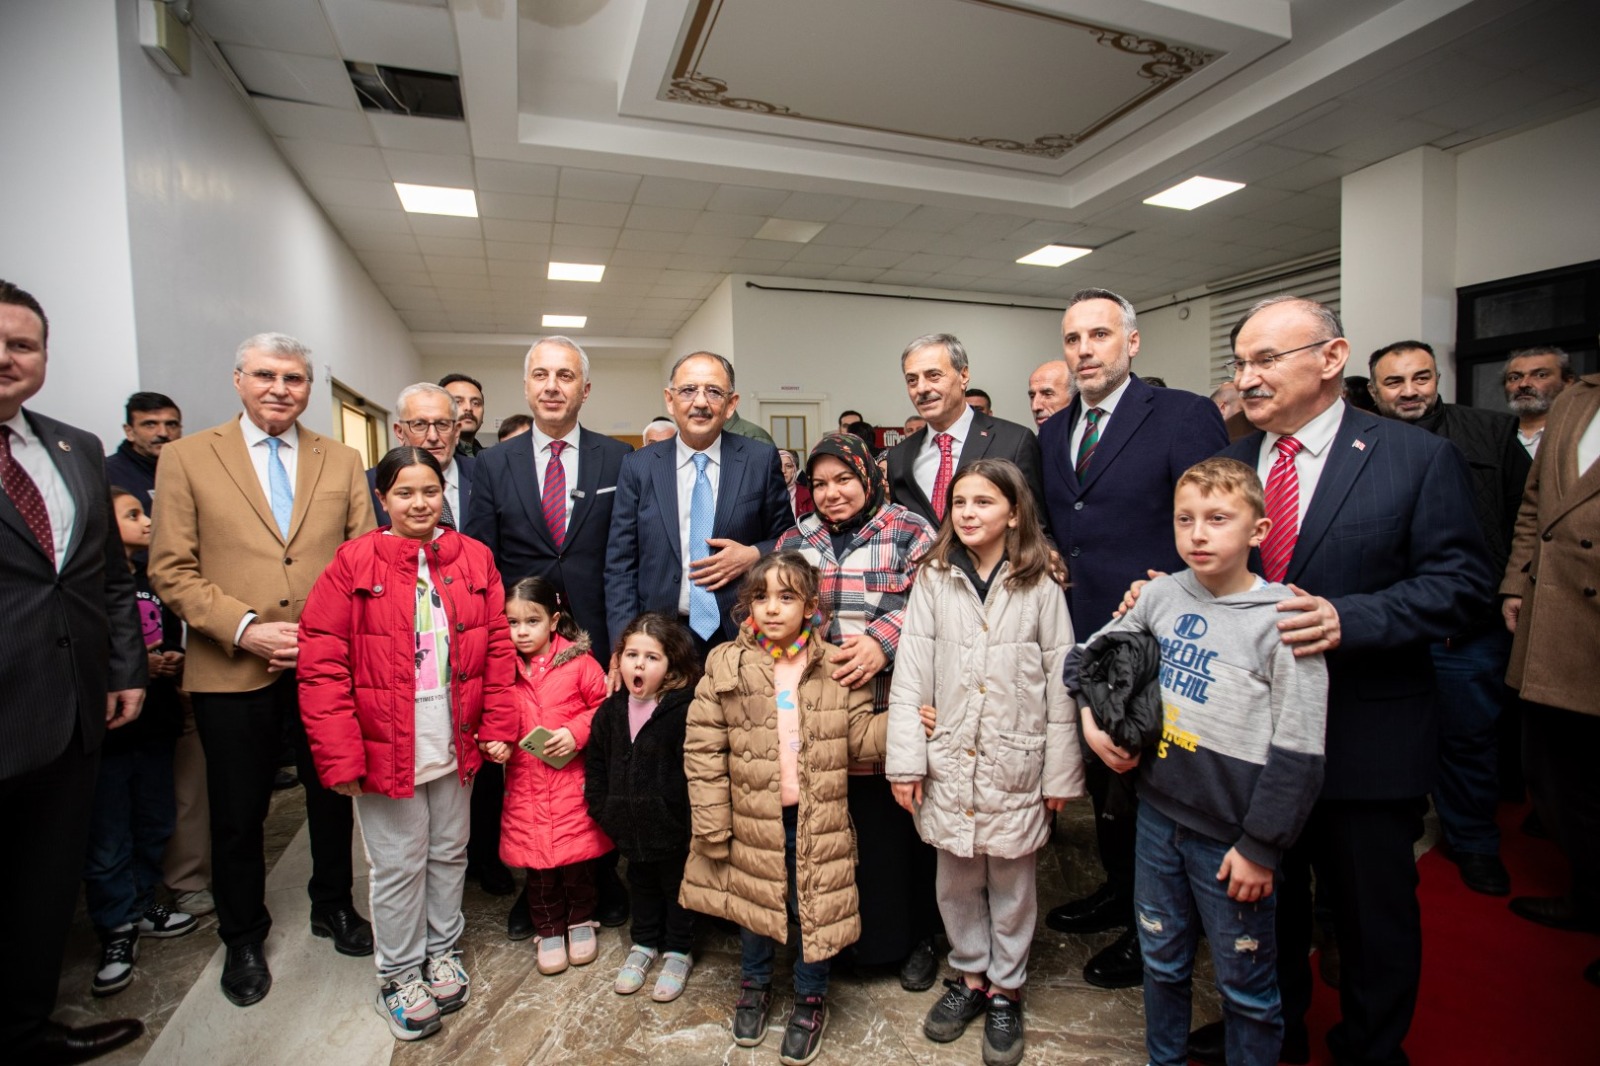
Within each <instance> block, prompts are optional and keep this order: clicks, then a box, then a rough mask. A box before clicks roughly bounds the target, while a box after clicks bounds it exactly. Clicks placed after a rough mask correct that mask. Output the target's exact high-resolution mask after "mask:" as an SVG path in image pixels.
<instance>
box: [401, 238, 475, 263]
mask: <svg viewBox="0 0 1600 1066" xmlns="http://www.w3.org/2000/svg"><path fill="white" fill-rule="evenodd" d="M416 241H417V247H418V248H419V249H421V251H422V254H423V255H458V256H468V257H472V258H477V259H482V258H483V241H481V240H473V239H472V238H470V237H418V238H416Z"/></svg>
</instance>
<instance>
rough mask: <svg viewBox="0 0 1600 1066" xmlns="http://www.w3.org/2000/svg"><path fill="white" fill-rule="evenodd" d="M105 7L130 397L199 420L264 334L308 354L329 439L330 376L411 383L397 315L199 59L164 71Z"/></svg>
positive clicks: (415, 368)
mask: <svg viewBox="0 0 1600 1066" xmlns="http://www.w3.org/2000/svg"><path fill="white" fill-rule="evenodd" d="M51 6H54V5H51ZM97 6H98V5H97ZM116 8H117V11H118V13H119V27H118V29H119V53H120V60H121V65H122V69H121V92H122V122H123V133H124V143H125V145H126V154H127V166H126V172H125V176H126V180H127V193H126V200H125V203H126V210H127V216H128V233H129V236H130V240H131V248H132V257H133V264H134V270H133V296H134V303H135V308H136V312H137V330H138V350H139V360H138V369H139V384H140V387H142V388H145V389H153V390H155V391H158V392H165V393H167V394H168V395H170V396H172V398H173V399H175V400H176V401H178V403H179V405H180V406H182V408H183V411H184V421H185V423H186V424H187V426H188V427H190V428H191V429H198V428H201V427H203V426H207V425H212V424H214V423H216V422H219V421H221V420H222V419H224V418H226V417H227V416H229V415H232V414H234V413H236V412H237V411H238V409H239V399H238V396H237V394H236V393H235V392H234V390H233V384H232V378H231V375H230V371H231V368H232V365H233V351H234V349H235V348H236V347H237V346H238V344H239V342H240V341H241V340H243V339H244V338H246V337H248V336H250V335H251V334H254V333H259V332H262V331H265V330H276V331H279V332H283V333H289V334H292V335H293V336H295V337H297V338H299V339H300V340H301V341H303V342H304V343H305V344H307V345H309V346H310V348H311V349H312V352H313V360H314V362H315V368H316V375H317V378H318V384H317V387H316V388H315V389H314V390H313V392H312V400H311V406H310V408H309V409H308V410H307V412H306V415H305V419H306V421H307V423H308V424H310V425H312V426H313V427H315V428H317V429H320V430H324V431H328V430H331V429H333V425H332V393H331V388H330V386H329V383H328V380H327V379H328V378H329V377H330V376H331V377H336V378H338V379H339V380H340V381H342V382H344V383H345V384H346V385H348V386H350V387H351V388H352V389H354V390H355V391H356V392H358V393H361V394H364V395H370V396H372V397H373V398H374V399H376V400H378V402H380V403H383V404H385V405H386V406H387V405H388V404H391V403H393V402H394V401H393V397H394V396H395V395H396V394H397V393H398V392H399V391H400V389H401V387H403V386H404V385H407V384H409V383H411V382H413V381H416V380H417V379H418V377H419V373H420V360H419V359H418V357H417V353H416V350H415V348H413V347H412V344H411V339H410V334H409V332H408V331H407V330H406V328H405V325H404V324H403V323H402V322H401V321H400V318H399V316H398V315H396V314H395V312H394V310H393V309H392V308H391V307H390V306H389V303H388V301H387V300H385V299H384V297H383V295H382V293H380V292H379V290H378V288H377V286H376V285H374V284H373V283H372V280H371V279H370V278H369V277H368V276H367V274H366V272H365V271H364V270H363V269H362V267H361V265H360V263H359V262H358V261H357V260H356V258H355V256H354V255H353V254H352V253H351V251H350V249H349V248H348V247H347V246H346V245H345V243H344V241H343V240H342V239H341V238H340V237H339V235H338V234H337V232H336V231H335V230H334V228H333V226H332V225H331V224H330V223H329V222H328V220H327V218H326V217H325V216H324V215H323V214H322V212H321V210H320V209H319V208H318V207H317V206H316V204H315V203H314V202H313V201H312V199H311V196H310V194H309V193H307V192H306V190H305V188H304V186H302V185H301V184H300V182H299V179H298V178H296V176H295V175H294V172H293V171H292V170H290V168H289V165H288V164H287V163H286V162H285V161H284V160H283V157H282V156H281V155H279V154H278V151H277V148H276V146H275V145H274V144H273V143H272V140H271V138H270V137H269V136H268V134H267V133H266V131H265V130H263V129H262V128H261V126H260V124H259V123H258V121H257V120H256V118H255V116H254V114H253V112H252V111H251V110H250V108H249V106H248V105H247V104H246V102H245V101H244V100H242V99H240V97H239V96H238V94H237V93H235V92H234V91H233V89H232V88H231V86H230V85H229V83H228V82H227V80H225V78H224V76H223V74H222V72H221V71H219V70H218V69H217V68H216V67H215V66H214V65H213V63H212V61H211V60H210V58H209V57H208V55H207V53H206V52H204V51H203V50H202V49H201V48H200V47H199V46H198V45H195V46H194V47H193V48H192V49H191V55H192V56H193V69H192V72H191V74H190V76H189V77H173V76H170V75H167V74H165V73H163V72H162V71H161V70H160V68H158V67H157V66H156V65H155V64H154V63H153V62H151V61H150V59H149V58H148V57H147V56H145V54H144V52H143V50H142V49H141V48H140V47H139V44H138V18H137V9H136V6H135V5H134V4H132V3H129V2H126V0H118V3H117V4H116ZM84 65H85V64H84V63H83V62H82V60H81V57H78V58H77V59H76V60H75V61H74V62H73V64H72V72H73V73H74V75H76V74H77V73H78V72H80V71H81V70H82V68H83V67H84ZM74 133H76V131H74ZM113 177H114V180H115V181H116V183H117V184H118V185H120V184H121V181H122V178H123V177H124V174H123V173H121V172H119V173H117V174H116V175H114V176H113ZM119 193H120V190H119ZM100 387H101V386H100V385H99V383H98V382H97V384H96V388H97V389H98V388H100ZM107 387H108V388H109V386H107ZM124 391H131V390H124ZM115 398H116V400H117V401H118V402H119V403H120V401H121V399H122V392H121V391H119V392H118V394H117V395H116V397H115ZM120 422H121V418H120V417H119V418H118V419H117V421H116V423H113V424H120Z"/></svg>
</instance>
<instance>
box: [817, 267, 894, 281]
mask: <svg viewBox="0 0 1600 1066" xmlns="http://www.w3.org/2000/svg"><path fill="white" fill-rule="evenodd" d="M882 273H883V271H881V270H874V269H872V268H871V267H853V266H839V267H834V268H833V269H832V270H830V271H829V272H828V277H829V278H830V279H831V280H833V281H874V280H876V279H877V277H878V275H879V274H882Z"/></svg>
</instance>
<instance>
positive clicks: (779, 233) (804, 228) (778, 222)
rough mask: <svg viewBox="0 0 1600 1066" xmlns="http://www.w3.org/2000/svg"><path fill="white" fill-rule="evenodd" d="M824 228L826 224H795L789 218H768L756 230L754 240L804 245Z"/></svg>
mask: <svg viewBox="0 0 1600 1066" xmlns="http://www.w3.org/2000/svg"><path fill="white" fill-rule="evenodd" d="M826 226H827V223H826V222H796V221H795V220H794V219H791V218H769V219H767V221H766V223H765V224H764V225H763V226H762V227H761V228H760V229H758V230H756V240H758V241H790V242H792V243H794V244H805V243H806V242H807V241H809V240H810V239H811V238H813V237H815V236H816V235H817V234H819V233H821V232H822V230H823V228H824V227H826Z"/></svg>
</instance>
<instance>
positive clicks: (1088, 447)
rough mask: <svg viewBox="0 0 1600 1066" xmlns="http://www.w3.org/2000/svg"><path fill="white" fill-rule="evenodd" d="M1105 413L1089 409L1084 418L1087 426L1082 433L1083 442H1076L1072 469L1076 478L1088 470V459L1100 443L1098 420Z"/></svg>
mask: <svg viewBox="0 0 1600 1066" xmlns="http://www.w3.org/2000/svg"><path fill="white" fill-rule="evenodd" d="M1104 414H1105V412H1104V411H1102V410H1100V408H1098V407H1091V408H1090V409H1089V413H1088V414H1087V415H1085V416H1084V418H1085V419H1086V420H1087V421H1088V423H1089V426H1088V428H1087V429H1085V430H1084V431H1083V440H1081V441H1079V442H1078V461H1077V463H1075V464H1074V466H1073V469H1074V470H1075V471H1076V472H1077V474H1078V477H1080V478H1082V477H1083V472H1084V471H1085V470H1087V469H1089V457H1090V456H1091V455H1093V454H1094V449H1095V447H1096V445H1098V444H1099V443H1100V418H1101V416H1102V415H1104Z"/></svg>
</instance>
